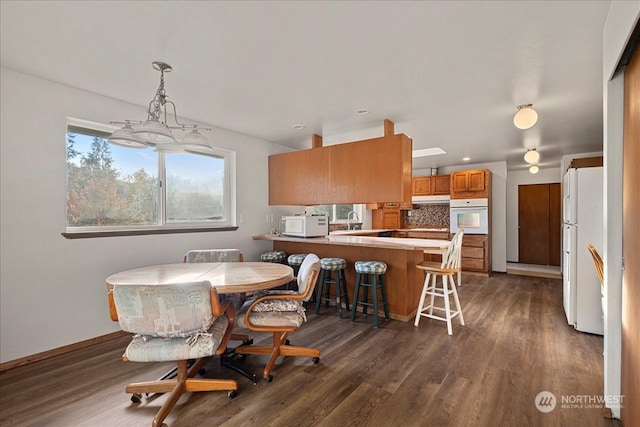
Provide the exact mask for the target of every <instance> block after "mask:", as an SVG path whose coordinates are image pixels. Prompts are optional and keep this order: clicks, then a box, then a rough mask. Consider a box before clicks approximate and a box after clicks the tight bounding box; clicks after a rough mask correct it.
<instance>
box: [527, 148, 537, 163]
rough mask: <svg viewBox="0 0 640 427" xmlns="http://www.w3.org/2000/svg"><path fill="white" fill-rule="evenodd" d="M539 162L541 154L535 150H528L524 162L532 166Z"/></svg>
mask: <svg viewBox="0 0 640 427" xmlns="http://www.w3.org/2000/svg"><path fill="white" fill-rule="evenodd" d="M538 160H540V153H538V152H537V151H536V149H535V148H531V149H529V150H527V152H526V153H525V154H524V161H525V162H527V163H529V164H530V165H532V164H534V163H538Z"/></svg>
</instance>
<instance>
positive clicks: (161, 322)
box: [108, 281, 238, 427]
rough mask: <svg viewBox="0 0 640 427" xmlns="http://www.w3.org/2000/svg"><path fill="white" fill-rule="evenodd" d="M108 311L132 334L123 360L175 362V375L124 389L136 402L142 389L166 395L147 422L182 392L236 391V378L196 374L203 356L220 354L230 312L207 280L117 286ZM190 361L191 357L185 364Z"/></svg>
mask: <svg viewBox="0 0 640 427" xmlns="http://www.w3.org/2000/svg"><path fill="white" fill-rule="evenodd" d="M108 299H109V314H110V317H111V319H112V320H114V321H117V322H118V323H119V325H120V328H121V329H122V330H123V331H125V332H130V333H133V334H135V335H134V336H133V338H132V340H131V342H130V343H129V345H128V346H127V348H126V350H125V352H124V355H123V356H122V358H123V360H125V361H132V362H166V361H174V362H176V365H177V367H176V372H177V375H176V377H175V378H171V379H160V380H155V381H147V382H139V383H131V384H129V385H127V386H126V388H125V392H126V393H132V394H133V395H132V397H131V400H132V402H134V403H139V402H140V401H141V398H142V394H143V393H147V394H148V393H169V395H168V396H167V398H166V400H165V402H164V403H163V404H162V406H161V407H160V409H159V410H158V412H157V414H156V416H155V417H154V419H153V423H152V425H153V426H154V427H155V426H161V425H162V423H163V420H164V419H165V418H166V417H167V416H168V415H169V413H170V412H171V410H172V409H173V407H174V406H175V405H176V403H177V402H178V400H179V399H180V397H181V396H182V395H183V394H184V393H189V392H197V391H216V390H226V391H227V392H228V395H229V397H231V398H234V397H235V396H236V395H237V391H236V390H237V389H238V385H237V383H236V381H234V380H229V379H210V378H195V376H196V374H198V372H199V371H200V370H201V368H202V366H203V362H204V358H206V357H209V356H212V355H214V354H222V353H224V351H225V349H226V346H227V342H228V341H229V337H230V335H231V330H232V329H233V324H234V319H235V312H234V309H233V306H232V305H231V303H230V302H228V301H226V302H224V303H220V301H219V299H218V294H217V292H216V290H215V288H213V287H212V286H211V284H210V283H209V282H208V281H202V282H191V283H176V284H171V285H144V284H135V285H116V286H113V288H112V289H110V290H109V292H108ZM189 360H193V361H195V362H194V363H193V364H192V365H189V363H188V362H189Z"/></svg>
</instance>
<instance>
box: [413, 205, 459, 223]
mask: <svg viewBox="0 0 640 427" xmlns="http://www.w3.org/2000/svg"><path fill="white" fill-rule="evenodd" d="M413 207H414V209H413V210H410V211H404V223H405V224H406V225H418V226H434V227H449V205H448V204H442V205H413Z"/></svg>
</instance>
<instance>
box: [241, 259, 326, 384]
mask: <svg viewBox="0 0 640 427" xmlns="http://www.w3.org/2000/svg"><path fill="white" fill-rule="evenodd" d="M319 272H320V259H319V258H318V256H317V255H315V254H308V255H307V256H306V257H305V259H304V261H303V262H302V264H301V265H300V270H299V271H298V277H297V283H298V290H297V291H293V290H272V291H267V292H264V293H260V294H256V295H255V298H254V299H252V300H250V301H247V302H246V303H245V304H244V306H243V307H242V309H241V310H240V311H239V312H238V325H239V326H241V327H246V328H248V329H250V330H252V331H259V332H271V333H272V334H273V345H263V346H257V345H241V346H239V347H236V353H238V354H263V355H269V356H270V358H269V361H268V362H267V364H266V366H265V368H264V371H263V378H264V379H266V380H267V381H271V380H272V379H273V375H271V370H272V369H273V366H274V365H275V363H276V361H277V359H278V357H280V356H308V357H313V362H314V363H318V362H319V361H320V350H318V349H315V348H309V347H296V346H292V345H289V341H288V339H287V336H288V334H289V333H290V332H295V331H296V330H297V329H298V328H299V327H300V326H302V324H303V323H304V322H305V321H306V315H305V308H304V305H303V303H304V302H306V301H309V299H310V298H311V296H312V295H313V290H314V288H315V285H316V281H317V279H318V274H319Z"/></svg>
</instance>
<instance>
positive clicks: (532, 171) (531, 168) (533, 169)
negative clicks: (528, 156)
mask: <svg viewBox="0 0 640 427" xmlns="http://www.w3.org/2000/svg"><path fill="white" fill-rule="evenodd" d="M539 170H540V168H539V167H538V165H531V167H530V168H529V172H531V173H538V171H539Z"/></svg>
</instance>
